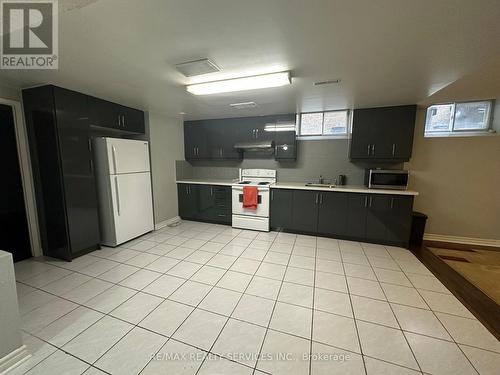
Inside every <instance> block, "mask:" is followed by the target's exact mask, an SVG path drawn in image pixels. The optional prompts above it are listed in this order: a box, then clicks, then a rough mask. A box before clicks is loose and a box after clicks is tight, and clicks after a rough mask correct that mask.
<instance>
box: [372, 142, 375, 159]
mask: <svg viewBox="0 0 500 375" xmlns="http://www.w3.org/2000/svg"><path fill="white" fill-rule="evenodd" d="M372 156H375V144H373V145H372Z"/></svg>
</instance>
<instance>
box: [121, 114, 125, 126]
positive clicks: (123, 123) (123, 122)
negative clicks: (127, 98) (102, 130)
mask: <svg viewBox="0 0 500 375" xmlns="http://www.w3.org/2000/svg"><path fill="white" fill-rule="evenodd" d="M122 126H123V127H125V115H122Z"/></svg>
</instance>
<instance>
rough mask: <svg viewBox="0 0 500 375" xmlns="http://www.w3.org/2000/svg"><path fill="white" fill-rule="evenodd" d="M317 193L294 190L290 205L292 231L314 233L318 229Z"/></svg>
mask: <svg viewBox="0 0 500 375" xmlns="http://www.w3.org/2000/svg"><path fill="white" fill-rule="evenodd" d="M318 203H319V192H316V191H306V190H294V191H293V204H292V229H294V230H297V231H300V232H309V233H315V232H316V231H317V229H318Z"/></svg>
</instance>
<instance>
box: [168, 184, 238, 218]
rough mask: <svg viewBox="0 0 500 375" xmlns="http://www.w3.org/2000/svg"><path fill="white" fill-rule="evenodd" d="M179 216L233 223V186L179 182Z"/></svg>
mask: <svg viewBox="0 0 500 375" xmlns="http://www.w3.org/2000/svg"><path fill="white" fill-rule="evenodd" d="M177 194H178V202H179V216H180V217H181V218H183V219H186V220H199V221H206V222H210V223H218V224H231V215H232V208H231V187H230V186H218V185H200V184H177Z"/></svg>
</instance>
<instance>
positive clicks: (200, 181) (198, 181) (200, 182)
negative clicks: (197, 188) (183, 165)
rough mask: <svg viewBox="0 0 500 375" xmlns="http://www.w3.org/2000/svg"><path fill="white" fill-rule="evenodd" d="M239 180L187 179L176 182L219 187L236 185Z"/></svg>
mask: <svg viewBox="0 0 500 375" xmlns="http://www.w3.org/2000/svg"><path fill="white" fill-rule="evenodd" d="M236 181H238V179H230V178H227V179H217V178H211V179H201V178H185V179H182V180H177V181H175V182H176V183H178V184H195V185H219V186H231V185H232V184H234V183H235V182H236Z"/></svg>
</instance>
